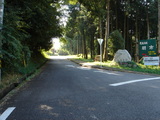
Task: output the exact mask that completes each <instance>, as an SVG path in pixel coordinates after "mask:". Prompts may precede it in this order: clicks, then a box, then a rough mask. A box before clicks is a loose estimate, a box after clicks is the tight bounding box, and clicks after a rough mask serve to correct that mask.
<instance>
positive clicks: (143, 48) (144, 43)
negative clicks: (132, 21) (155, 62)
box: [139, 39, 157, 57]
mask: <svg viewBox="0 0 160 120" xmlns="http://www.w3.org/2000/svg"><path fill="white" fill-rule="evenodd" d="M139 55H140V57H143V56H157V47H156V39H150V40H140V41H139Z"/></svg>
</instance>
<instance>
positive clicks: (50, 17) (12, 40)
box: [1, 0, 61, 73]
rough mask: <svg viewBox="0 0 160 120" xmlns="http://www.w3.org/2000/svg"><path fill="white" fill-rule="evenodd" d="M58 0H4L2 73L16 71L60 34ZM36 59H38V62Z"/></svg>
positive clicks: (37, 55)
mask: <svg viewBox="0 0 160 120" xmlns="http://www.w3.org/2000/svg"><path fill="white" fill-rule="evenodd" d="M57 4H58V1H57V0H39V1H37V0H5V10H4V13H5V14H4V25H3V30H2V33H1V36H2V44H3V45H2V56H3V58H2V72H3V73H4V72H8V71H10V72H11V71H14V72H16V71H17V72H19V71H20V68H21V67H27V65H28V63H29V61H30V60H31V58H33V57H34V58H36V57H40V56H39V54H40V51H41V50H42V49H45V50H48V49H50V48H51V45H52V43H51V38H52V37H58V36H60V35H61V28H60V25H59V17H58V16H60V13H59V12H57ZM37 62H38V61H37Z"/></svg>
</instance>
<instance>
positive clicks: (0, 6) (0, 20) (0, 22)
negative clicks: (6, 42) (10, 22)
mask: <svg viewBox="0 0 160 120" xmlns="http://www.w3.org/2000/svg"><path fill="white" fill-rule="evenodd" d="M3 14H4V0H0V32H2V26H3ZM0 35H1V34H0ZM1 67H2V36H0V83H1V81H2V80H1V79H2V73H1V71H2V70H1Z"/></svg>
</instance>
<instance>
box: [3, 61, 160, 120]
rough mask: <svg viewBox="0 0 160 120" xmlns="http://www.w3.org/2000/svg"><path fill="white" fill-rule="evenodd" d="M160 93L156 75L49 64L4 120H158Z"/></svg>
mask: <svg viewBox="0 0 160 120" xmlns="http://www.w3.org/2000/svg"><path fill="white" fill-rule="evenodd" d="M127 81H128V82H127ZM117 83H118V84H117ZM159 93H160V77H157V76H150V75H140V74H134V73H125V72H116V71H106V70H100V69H91V68H85V67H81V66H78V65H77V64H75V63H73V62H70V61H69V60H66V59H60V58H59V59H51V60H49V61H48V62H47V63H46V65H45V66H44V67H43V71H42V72H41V74H40V75H37V76H36V77H35V78H33V80H31V81H30V82H28V83H27V84H26V85H25V86H24V87H22V88H21V89H20V90H19V91H18V92H17V93H16V94H15V95H13V96H12V97H11V98H10V99H9V100H8V101H7V102H6V103H5V104H4V105H2V106H1V108H0V118H1V120H4V118H2V117H3V115H4V114H7V113H8V117H6V120H160V94H159ZM11 107H12V108H13V107H14V109H13V110H11V109H8V108H11ZM9 113H11V114H9ZM4 116H5V115H4Z"/></svg>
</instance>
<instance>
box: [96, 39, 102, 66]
mask: <svg viewBox="0 0 160 120" xmlns="http://www.w3.org/2000/svg"><path fill="white" fill-rule="evenodd" d="M97 40H98V43H99V45H100V62H101V67H102V43H103V39H100V38H98V39H97Z"/></svg>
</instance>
